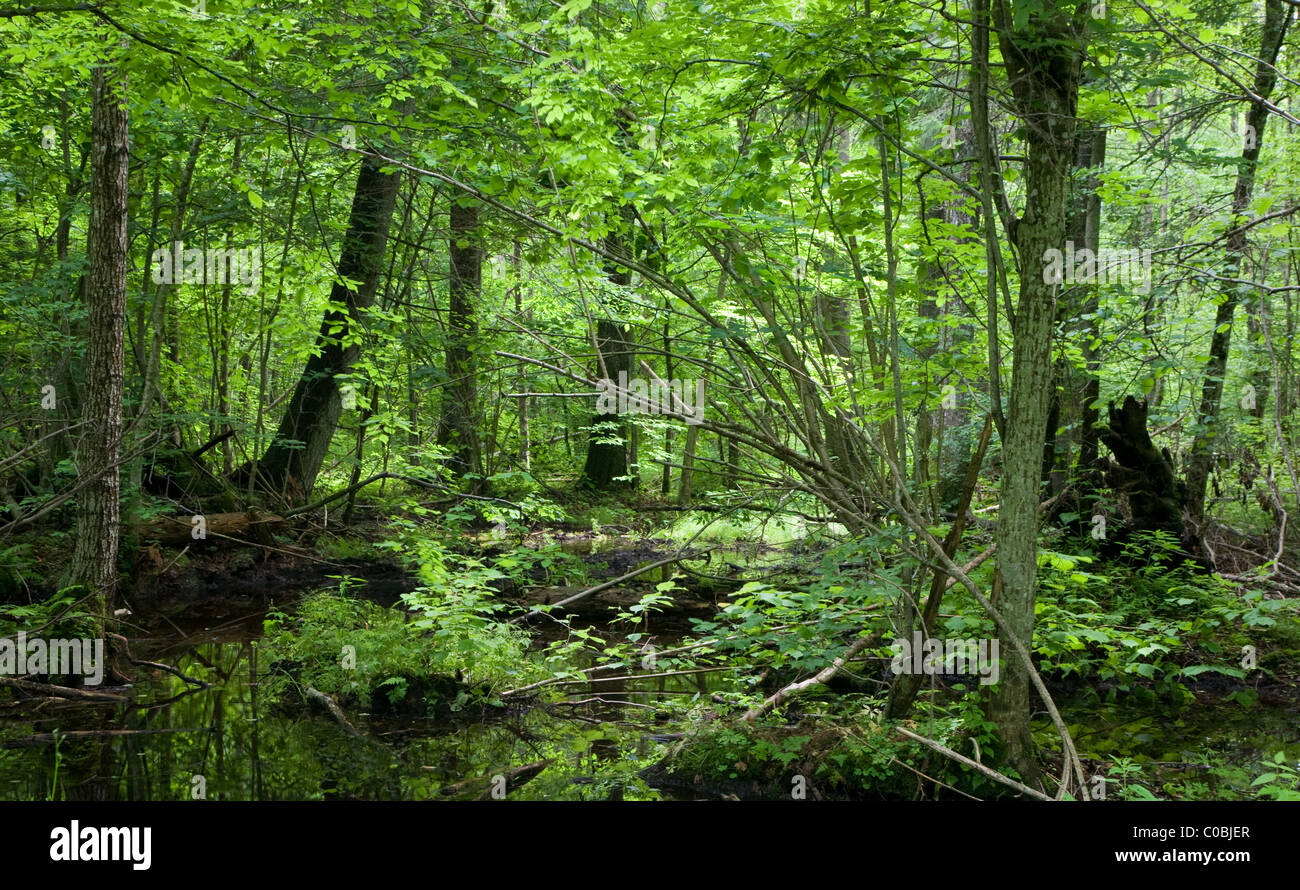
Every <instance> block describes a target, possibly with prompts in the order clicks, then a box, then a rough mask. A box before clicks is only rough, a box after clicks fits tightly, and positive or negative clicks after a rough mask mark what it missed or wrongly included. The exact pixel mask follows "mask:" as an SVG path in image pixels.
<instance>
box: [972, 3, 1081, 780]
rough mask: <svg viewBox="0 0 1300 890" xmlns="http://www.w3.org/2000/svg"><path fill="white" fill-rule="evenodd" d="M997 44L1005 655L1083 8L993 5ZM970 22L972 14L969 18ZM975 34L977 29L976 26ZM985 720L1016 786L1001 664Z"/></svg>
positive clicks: (1035, 488) (1000, 599) (1015, 727)
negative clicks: (1009, 292) (1015, 153)
mask: <svg viewBox="0 0 1300 890" xmlns="http://www.w3.org/2000/svg"><path fill="white" fill-rule="evenodd" d="M993 2H994V6H993V10H994V15H995V17H996V22H997V28H998V42H999V45H1000V47H1001V50H1002V58H1003V60H1004V61H1005V63H1006V67H1007V77H1008V79H1009V80H1010V84H1011V92H1012V97H1013V99H1014V104H1015V109H1016V112H1017V114H1018V115H1019V117H1020V118H1021V120H1022V121H1023V122H1024V126H1025V142H1026V144H1027V146H1028V159H1027V160H1026V162H1025V193H1026V200H1025V209H1024V213H1023V215H1022V216H1021V218H1020V219H1019V220H1018V221H1017V222H1016V224H1015V227H1014V229H1013V231H1012V232H1011V235H1012V238H1013V240H1014V242H1015V245H1016V247H1017V248H1018V250H1019V256H1020V264H1021V275H1020V296H1019V299H1018V301H1017V303H1016V312H1015V317H1014V318H1013V319H1012V325H1011V328H1012V334H1013V337H1014V352H1013V358H1012V365H1013V368H1014V371H1013V375H1012V378H1011V399H1010V404H1009V406H1008V411H1007V418H1006V432H1005V439H1004V440H1003V443H1002V461H1003V473H1002V500H1001V508H1000V510H999V512H998V529H997V545H998V555H997V560H998V568H997V582H996V586H995V593H996V594H998V595H997V596H996V598H995V603H996V605H997V606H998V608H999V609H1000V610H1001V612H1002V614H1003V615H1004V616H1005V618H1006V623H1007V628H1006V630H1004V631H1002V632H1001V633H1000V634H999V636H1000V637H1001V646H1002V651H1004V652H1012V651H1013V644H1012V642H1011V640H1010V635H1015V636H1017V637H1019V638H1020V640H1021V641H1022V642H1023V643H1024V644H1025V645H1026V646H1028V645H1029V644H1030V643H1031V641H1032V640H1033V636H1034V602H1035V598H1036V583H1037V574H1038V503H1039V492H1040V486H1039V480H1040V478H1041V471H1042V456H1043V431H1044V430H1045V429H1046V426H1047V415H1048V410H1049V401H1050V397H1051V389H1050V388H1049V387H1047V386H1044V385H1043V381H1044V380H1050V379H1051V378H1052V340H1053V336H1054V333H1055V329H1056V300H1057V296H1058V291H1059V287H1060V285H1059V283H1049V281H1048V280H1047V277H1048V276H1046V275H1044V274H1043V266H1042V263H1043V261H1044V259H1045V254H1046V252H1047V251H1048V250H1052V249H1056V250H1059V249H1061V246H1062V245H1063V244H1064V241H1065V231H1066V229H1065V210H1066V203H1067V195H1068V189H1067V187H1068V183H1069V174H1070V167H1071V165H1072V164H1073V161H1074V131H1075V107H1076V104H1077V102H1078V90H1079V80H1080V76H1081V72H1082V63H1083V52H1084V48H1085V47H1086V45H1087V29H1088V24H1087V22H1088V15H1089V10H1090V6H1091V4H1088V3H1080V4H1078V5H1076V6H1075V8H1074V9H1073V11H1070V10H1068V9H1058V8H1056V7H1052V6H1044V7H1037V8H1031V9H1029V11H1028V16H1027V17H1024V18H1022V17H1021V15H1020V13H1021V10H1020V8H1017V10H1016V13H1017V15H1016V16H1015V17H1014V18H1013V15H1012V10H1011V4H1010V3H1009V2H1008V0H993ZM977 15H979V12H977ZM976 27H977V28H978V27H982V25H981V24H978V23H977V25H976ZM990 717H991V719H992V720H993V721H994V722H995V723H997V725H998V734H999V737H1000V738H1001V740H1002V742H1003V743H1004V744H1005V745H1006V759H1007V760H1008V761H1009V762H1010V763H1012V764H1013V765H1014V766H1015V767H1016V769H1017V770H1019V771H1020V773H1021V775H1022V776H1025V777H1036V776H1037V774H1038V766H1037V762H1036V760H1035V757H1034V751H1033V743H1032V740H1031V738H1030V735H1029V675H1028V673H1027V671H1026V669H1025V667H1024V665H1023V664H1022V663H1021V662H1020V661H1019V660H1017V659H1015V658H1008V659H1007V664H1006V667H1005V670H1004V673H1003V675H1002V681H1001V685H1000V686H999V688H998V691H997V693H996V694H995V695H994V697H993V700H992V704H991V707H990Z"/></svg>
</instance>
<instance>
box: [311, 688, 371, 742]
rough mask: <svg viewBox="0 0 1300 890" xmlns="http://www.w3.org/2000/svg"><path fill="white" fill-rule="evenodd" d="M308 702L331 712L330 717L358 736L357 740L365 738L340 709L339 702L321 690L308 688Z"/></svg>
mask: <svg viewBox="0 0 1300 890" xmlns="http://www.w3.org/2000/svg"><path fill="white" fill-rule="evenodd" d="M307 700H308V701H311V702H315V703H316V704H318V705H320V706H321V707H322V708H324V709H325V710H327V711H329V712H330V715H331V716H332V717H333V718H334V719H335V720H336V721H337V722H338V724H339V726H342V727H343V728H344V729H346V730H347V731H348V732H350V733H351V734H352V735H354V736H356V737H357V738H364V736H363V735H362V733H361V731H360V730H359V729H357V728H356V727H355V726H353V725H352V724H351V723H349V722H348V717H347V715H346V714H344V713H343V709H342V708H340V707H339V704H338V702H336V701H335V700H334V699H332V698H330V697H329V696H328V695H326V694H325V693H323V692H321V691H320V690H319V689H316V688H315V687H312V686H308V687H307Z"/></svg>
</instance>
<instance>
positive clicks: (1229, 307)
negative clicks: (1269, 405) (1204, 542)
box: [1187, 0, 1291, 525]
mask: <svg viewBox="0 0 1300 890" xmlns="http://www.w3.org/2000/svg"><path fill="white" fill-rule="evenodd" d="M1284 4H1285V0H1266V2H1265V5H1264V29H1263V32H1262V33H1261V36H1260V53H1259V58H1258V60H1257V61H1256V64H1255V90H1254V96H1255V98H1253V99H1252V100H1251V103H1250V108H1249V110H1248V111H1247V112H1246V141H1245V146H1244V148H1243V149H1242V152H1241V162H1240V164H1239V166H1238V167H1237V185H1236V187H1235V188H1234V190H1233V193H1232V221H1231V223H1230V225H1231V226H1232V229H1231V230H1230V231H1229V232H1228V243H1227V247H1226V249H1225V250H1224V259H1225V263H1224V267H1225V268H1224V272H1223V279H1222V280H1223V292H1222V295H1221V296H1220V300H1221V302H1220V303H1219V308H1218V311H1217V312H1216V313H1215V317H1214V336H1213V339H1212V340H1211V341H1210V360H1209V362H1208V363H1207V364H1206V366H1205V377H1204V380H1203V382H1202V384H1201V404H1200V407H1199V409H1198V411H1197V415H1196V421H1197V422H1196V437H1195V438H1194V439H1193V440H1192V453H1191V457H1190V459H1189V460H1188V463H1187V514H1188V516H1189V517H1191V520H1192V522H1193V523H1196V524H1198V525H1199V524H1200V522H1201V521H1202V519H1203V518H1204V515H1205V486H1206V483H1207V482H1208V481H1209V478H1210V468H1211V466H1212V465H1213V463H1214V451H1215V448H1216V447H1217V446H1218V445H1219V439H1220V437H1221V434H1222V428H1223V425H1222V422H1221V421H1220V418H1219V411H1220V408H1221V405H1222V401H1223V378H1224V375H1225V374H1226V373H1227V369H1228V347H1229V344H1230V342H1231V338H1232V316H1233V313H1234V312H1235V311H1236V309H1237V303H1239V302H1240V301H1241V299H1242V296H1243V290H1244V289H1245V288H1244V287H1243V285H1242V284H1241V283H1239V282H1238V281H1237V278H1238V276H1239V274H1240V271H1241V260H1242V257H1243V256H1244V255H1245V253H1246V232H1245V229H1243V228H1242V227H1241V225H1240V223H1241V215H1242V214H1243V213H1245V211H1246V209H1247V208H1248V207H1249V206H1250V199H1251V195H1252V194H1254V191H1255V170H1256V168H1257V166H1258V164H1259V152H1260V147H1261V146H1262V145H1263V144H1264V125H1265V124H1266V123H1267V122H1268V97H1269V94H1271V93H1272V92H1273V86H1274V85H1275V84H1276V83H1277V71H1276V69H1274V67H1273V65H1274V64H1275V63H1276V62H1277V55H1278V51H1279V50H1280V49H1281V47H1282V41H1283V39H1284V38H1285V37H1286V29H1287V24H1288V23H1289V22H1290V20H1291V13H1290V8H1289V7H1287V6H1286V5H1284Z"/></svg>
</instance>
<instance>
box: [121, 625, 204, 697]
mask: <svg viewBox="0 0 1300 890" xmlns="http://www.w3.org/2000/svg"><path fill="white" fill-rule="evenodd" d="M104 636H106V637H108V638H110V639H112V640H115V641H116V642H119V643H121V644H122V652H123V653H124V654H125V655H126V660H127V661H129V662H130V663H131V664H134V665H138V666H140V667H147V668H153V669H154V670H158V671H165V672H167V673H169V674H171V675H172V676H174V677H180V678H181V679H182V680H184V681H185V682H186V683H189V684H191V685H193V686H197V687H199V688H200V689H210V688H211V687H210V686H209V685H208V684H207V683H204V682H203V681H202V680H195V679H194V678H193V677H187V676H185V675H184V674H182V673H181V672H180V671H178V670H177V669H176V668H174V667H172V666H171V665H167V664H159V663H158V662H156V661H142V660H140V659H138V658H135V657H133V656H132V655H131V647H130V644H129V643H128V642H127V640H126V637H124V636H122V635H121V634H115V633H108V634H104Z"/></svg>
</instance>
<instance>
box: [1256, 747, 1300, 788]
mask: <svg viewBox="0 0 1300 890" xmlns="http://www.w3.org/2000/svg"><path fill="white" fill-rule="evenodd" d="M1262 763H1263V764H1264V769H1265V772H1263V773H1261V774H1260V775H1259V776H1258V777H1257V778H1256V779H1255V781H1253V782H1251V783H1250V786H1251V787H1252V788H1256V789H1258V790H1257V792H1256V793H1257V794H1258V795H1259V796H1260V797H1266V798H1269V799H1271V800H1300V763H1296V764H1294V765H1293V764H1291V763H1290V762H1288V761H1287V759H1286V754H1285V753H1284V752H1282V751H1278V752H1276V753H1275V754H1274V755H1273V759H1272V760H1271V761H1269V760H1264V761H1262Z"/></svg>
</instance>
